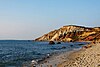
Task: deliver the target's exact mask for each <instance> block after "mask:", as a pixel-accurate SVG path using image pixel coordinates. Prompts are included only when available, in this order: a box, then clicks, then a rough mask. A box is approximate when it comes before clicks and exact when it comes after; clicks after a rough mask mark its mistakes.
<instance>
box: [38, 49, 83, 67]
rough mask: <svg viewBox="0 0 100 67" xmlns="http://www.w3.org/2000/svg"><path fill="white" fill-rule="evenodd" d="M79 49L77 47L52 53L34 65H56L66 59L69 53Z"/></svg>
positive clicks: (54, 66) (53, 66)
mask: <svg viewBox="0 0 100 67" xmlns="http://www.w3.org/2000/svg"><path fill="white" fill-rule="evenodd" d="M79 50H81V49H80V48H79V49H74V50H71V51H64V52H61V53H58V54H52V55H51V56H49V57H48V58H45V60H42V61H41V62H40V63H39V64H37V65H36V67H57V66H58V64H60V63H62V62H64V61H65V60H64V59H66V58H67V57H68V56H69V55H70V54H72V53H74V52H77V51H79ZM62 59H63V60H62Z"/></svg>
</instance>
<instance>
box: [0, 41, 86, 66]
mask: <svg viewBox="0 0 100 67" xmlns="http://www.w3.org/2000/svg"><path fill="white" fill-rule="evenodd" d="M78 44H84V45H85V44H86V43H85V42H74V43H72V42H70V43H67V42H62V43H61V44H55V45H49V42H37V41H32V40H0V67H23V66H24V65H26V66H27V67H28V66H30V64H31V61H32V60H39V59H42V58H45V57H46V56H47V55H48V54H50V55H52V54H55V53H61V52H64V51H72V50H74V49H79V48H81V47H82V46H81V45H78ZM72 45H73V46H72ZM62 47H66V48H62Z"/></svg>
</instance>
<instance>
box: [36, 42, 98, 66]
mask: <svg viewBox="0 0 100 67" xmlns="http://www.w3.org/2000/svg"><path fill="white" fill-rule="evenodd" d="M87 46H88V47H83V48H82V49H80V50H75V51H71V52H64V53H62V54H60V55H58V56H52V57H50V58H48V59H46V60H44V61H43V63H41V64H40V65H38V66H37V67H100V43H95V44H94V43H91V44H88V45H87Z"/></svg>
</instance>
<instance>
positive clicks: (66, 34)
mask: <svg viewBox="0 0 100 67" xmlns="http://www.w3.org/2000/svg"><path fill="white" fill-rule="evenodd" d="M99 39H100V27H95V28H89V27H83V26H75V25H68V26H63V27H61V28H60V29H58V30H54V31H51V32H49V33H48V34H45V35H43V36H41V37H39V38H37V39H35V40H36V41H93V40H99Z"/></svg>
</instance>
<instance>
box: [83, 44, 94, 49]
mask: <svg viewBox="0 0 100 67" xmlns="http://www.w3.org/2000/svg"><path fill="white" fill-rule="evenodd" d="M90 47H92V45H86V46H83V48H86V49H87V48H90Z"/></svg>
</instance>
